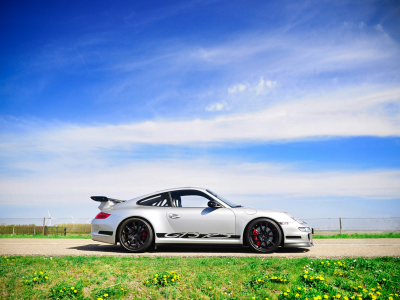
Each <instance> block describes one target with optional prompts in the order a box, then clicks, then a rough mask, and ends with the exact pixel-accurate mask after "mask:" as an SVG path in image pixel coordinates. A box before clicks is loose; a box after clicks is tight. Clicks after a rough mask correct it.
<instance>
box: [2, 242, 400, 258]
mask: <svg viewBox="0 0 400 300" xmlns="http://www.w3.org/2000/svg"><path fill="white" fill-rule="evenodd" d="M314 245H315V246H314V247H310V248H287V249H285V248H279V249H278V250H277V251H276V252H275V253H272V254H258V253H254V252H252V251H251V250H250V249H249V248H248V247H247V248H243V247H232V246H230V247H221V246H207V247H205V246H195V247H193V246H185V247H184V246H176V247H172V246H168V247H166V246H164V247H158V248H157V249H152V250H151V251H149V252H146V253H140V254H132V253H128V252H126V251H124V249H122V247H120V246H119V245H109V244H103V243H99V242H94V241H92V240H85V239H81V240H79V239H15V238H13V239H3V238H2V239H0V255H1V256H5V255H7V256H11V255H23V256H27V255H43V256H77V255H96V256H102V255H113V256H131V257H138V256H148V257H157V256H164V257H174V256H175V257H211V256H214V257H251V256H252V257H260V256H263V257H314V258H317V257H322V258H342V257H378V256H395V257H400V239H329V240H314Z"/></svg>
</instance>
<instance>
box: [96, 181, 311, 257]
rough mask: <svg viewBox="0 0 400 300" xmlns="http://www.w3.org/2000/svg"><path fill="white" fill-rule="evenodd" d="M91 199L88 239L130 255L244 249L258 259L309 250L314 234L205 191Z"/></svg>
mask: <svg viewBox="0 0 400 300" xmlns="http://www.w3.org/2000/svg"><path fill="white" fill-rule="evenodd" d="M91 198H92V199H93V200H94V201H98V202H100V206H99V209H100V210H101V212H100V213H99V214H98V215H97V216H96V218H95V219H93V220H92V224H91V226H92V228H91V235H92V239H93V240H94V241H99V242H104V243H110V244H116V243H117V242H119V243H120V244H121V246H122V247H124V248H125V249H126V250H128V251H131V252H143V251H146V249H148V248H149V247H150V246H152V245H161V244H224V245H244V246H250V247H251V248H252V249H254V250H255V251H257V252H262V253H270V252H273V251H275V250H276V249H277V248H278V247H279V246H282V247H310V246H313V242H312V233H313V230H312V229H311V228H310V227H309V226H308V225H307V224H306V223H304V222H301V221H299V220H296V219H295V218H293V217H292V216H291V215H289V214H288V213H286V212H282V211H277V210H267V209H254V208H247V207H243V206H241V205H236V204H234V203H232V202H230V201H228V200H226V199H225V198H223V197H221V196H220V195H217V194H216V193H214V192H212V191H210V190H208V189H203V188H193V187H190V188H189V187H187V188H175V189H169V190H164V191H159V192H155V193H152V194H148V195H145V196H141V197H138V198H134V199H132V200H128V201H125V200H117V199H112V198H107V197H104V196H93V197H91Z"/></svg>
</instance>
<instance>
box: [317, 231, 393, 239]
mask: <svg viewBox="0 0 400 300" xmlns="http://www.w3.org/2000/svg"><path fill="white" fill-rule="evenodd" d="M383 238H386V239H387V238H393V239H398V238H400V233H393V232H388V233H352V234H333V235H318V234H315V235H313V239H383Z"/></svg>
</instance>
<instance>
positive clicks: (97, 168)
mask: <svg viewBox="0 0 400 300" xmlns="http://www.w3.org/2000/svg"><path fill="white" fill-rule="evenodd" d="M0 7H1V9H0V28H1V30H0V41H1V45H2V47H1V48H0V60H1V62H0V103H1V106H0V128H1V131H0V139H1V140H0V162H1V164H0V206H1V210H0V217H43V216H46V214H47V211H48V210H50V212H51V213H52V216H55V217H68V216H70V215H71V214H73V215H74V217H91V216H94V215H95V214H96V213H97V208H96V203H94V202H92V201H91V200H90V198H89V197H90V196H92V195H105V196H110V197H114V198H120V199H131V198H133V197H136V196H139V195H142V194H147V193H150V192H153V191H156V190H161V189H165V188H170V187H179V186H203V187H208V188H210V189H212V190H215V191H216V192H218V193H220V194H223V195H225V197H227V198H230V199H232V200H233V201H236V202H238V203H241V204H244V205H248V206H252V207H260V208H273V209H281V210H285V211H288V212H290V213H292V214H293V215H296V216H298V217H302V218H311V217H340V216H341V217H351V216H356V217H393V216H399V212H400V202H399V201H400V155H399V154H400V84H399V83H400V44H399V41H400V18H399V15H400V4H398V3H397V2H396V1H279V2H276V1H253V2H251V3H250V2H248V1H173V2H166V1H146V2H145V3H139V2H129V1H116V2H113V3H111V2H109V1H85V2H84V3H82V2H81V1H75V2H74V1H57V2H54V1H42V2H40V3H35V2H31V1H9V2H4V1H3V2H2V3H1V4H0Z"/></svg>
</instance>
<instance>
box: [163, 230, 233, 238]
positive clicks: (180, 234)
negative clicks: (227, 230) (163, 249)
mask: <svg viewBox="0 0 400 300" xmlns="http://www.w3.org/2000/svg"><path fill="white" fill-rule="evenodd" d="M156 235H157V237H158V238H179V239H199V238H200V239H210V238H211V239H240V235H234V234H222V233H207V234H204V233H198V232H175V233H157V234H156Z"/></svg>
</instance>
